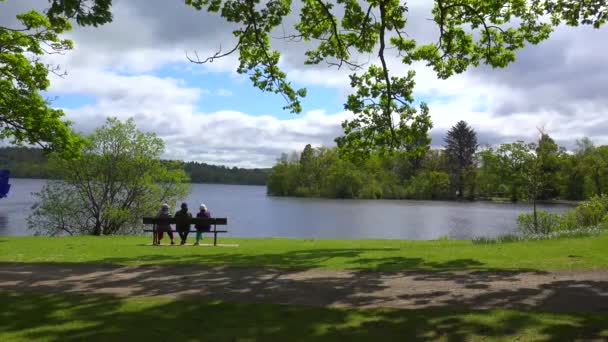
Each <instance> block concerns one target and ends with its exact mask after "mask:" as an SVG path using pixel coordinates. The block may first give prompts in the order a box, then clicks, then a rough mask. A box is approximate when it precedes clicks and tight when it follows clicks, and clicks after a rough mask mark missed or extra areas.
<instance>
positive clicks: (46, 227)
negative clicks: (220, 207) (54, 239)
mask: <svg viewBox="0 0 608 342" xmlns="http://www.w3.org/2000/svg"><path fill="white" fill-rule="evenodd" d="M163 152H164V142H163V141H162V139H160V138H158V137H156V135H155V134H153V133H143V132H140V131H138V130H137V129H136V127H135V124H134V122H133V120H132V119H129V120H128V121H126V122H121V121H119V120H117V119H108V120H107V122H106V124H105V125H104V126H102V127H101V128H98V129H97V130H95V132H94V133H93V134H91V135H90V136H89V137H88V142H87V144H86V145H85V147H84V149H83V151H82V156H81V157H80V158H78V159H77V160H65V159H62V158H60V157H59V156H57V155H53V156H51V160H50V165H51V167H52V169H53V171H54V172H57V175H58V176H59V177H58V178H59V179H61V180H60V181H49V182H48V183H47V184H46V185H45V186H44V187H43V189H42V190H41V191H40V192H39V193H36V194H35V196H36V197H37V199H38V200H37V202H36V203H35V204H34V206H33V208H32V209H33V211H32V214H31V215H30V217H29V218H28V225H29V228H30V229H32V230H34V231H36V233H38V234H46V235H57V234H66V233H67V234H70V235H76V234H92V235H110V234H120V233H128V232H132V231H134V230H135V229H137V228H139V227H141V217H142V216H144V215H152V214H154V213H155V212H156V210H157V209H158V207H159V205H160V203H162V202H167V203H170V204H171V203H175V202H176V201H177V200H178V199H180V198H183V197H185V196H186V195H187V193H188V190H189V186H188V182H189V179H188V177H187V175H186V173H185V172H184V171H183V170H182V169H180V168H178V166H177V164H171V163H161V161H160V156H161V154H162V153H163Z"/></svg>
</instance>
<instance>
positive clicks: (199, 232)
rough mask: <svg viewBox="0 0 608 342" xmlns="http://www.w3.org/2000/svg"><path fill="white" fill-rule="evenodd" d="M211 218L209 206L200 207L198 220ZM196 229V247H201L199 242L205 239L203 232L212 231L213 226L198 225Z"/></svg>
mask: <svg viewBox="0 0 608 342" xmlns="http://www.w3.org/2000/svg"><path fill="white" fill-rule="evenodd" d="M210 217H211V213H210V212H209V210H208V209H207V206H206V205H205V204H204V203H202V204H201V206H200V210H199V212H198V213H197V214H196V218H210ZM195 227H196V242H195V243H194V245H195V246H198V245H200V243H199V242H200V241H201V239H202V238H203V232H208V231H210V230H211V226H210V225H209V224H201V223H196V225H195Z"/></svg>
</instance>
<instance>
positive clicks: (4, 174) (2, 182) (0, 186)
mask: <svg viewBox="0 0 608 342" xmlns="http://www.w3.org/2000/svg"><path fill="white" fill-rule="evenodd" d="M10 175H11V172H10V171H9V170H0V198H4V197H6V195H8V191H9V190H10V189H11V185H10V184H8V179H9V177H10Z"/></svg>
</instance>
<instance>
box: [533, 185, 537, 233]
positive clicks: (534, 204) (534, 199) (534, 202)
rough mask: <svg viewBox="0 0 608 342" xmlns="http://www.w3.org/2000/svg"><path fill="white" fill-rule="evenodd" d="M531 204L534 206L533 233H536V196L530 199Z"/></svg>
mask: <svg viewBox="0 0 608 342" xmlns="http://www.w3.org/2000/svg"><path fill="white" fill-rule="evenodd" d="M532 204H533V206H534V231H535V232H538V214H537V212H536V194H534V196H533V198H532Z"/></svg>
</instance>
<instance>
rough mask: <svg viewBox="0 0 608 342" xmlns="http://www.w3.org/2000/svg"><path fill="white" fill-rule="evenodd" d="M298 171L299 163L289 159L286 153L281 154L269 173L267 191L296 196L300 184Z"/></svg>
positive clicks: (273, 193)
mask: <svg viewBox="0 0 608 342" xmlns="http://www.w3.org/2000/svg"><path fill="white" fill-rule="evenodd" d="M298 171H299V165H298V164H296V163H294V162H291V161H289V160H288V158H287V155H285V154H284V155H283V156H281V158H280V159H279V160H278V162H277V164H276V165H275V166H274V167H273V168H272V170H270V175H268V184H267V185H266V191H267V193H268V194H269V195H275V196H294V195H295V192H296V188H297V184H298V178H297V177H298Z"/></svg>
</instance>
